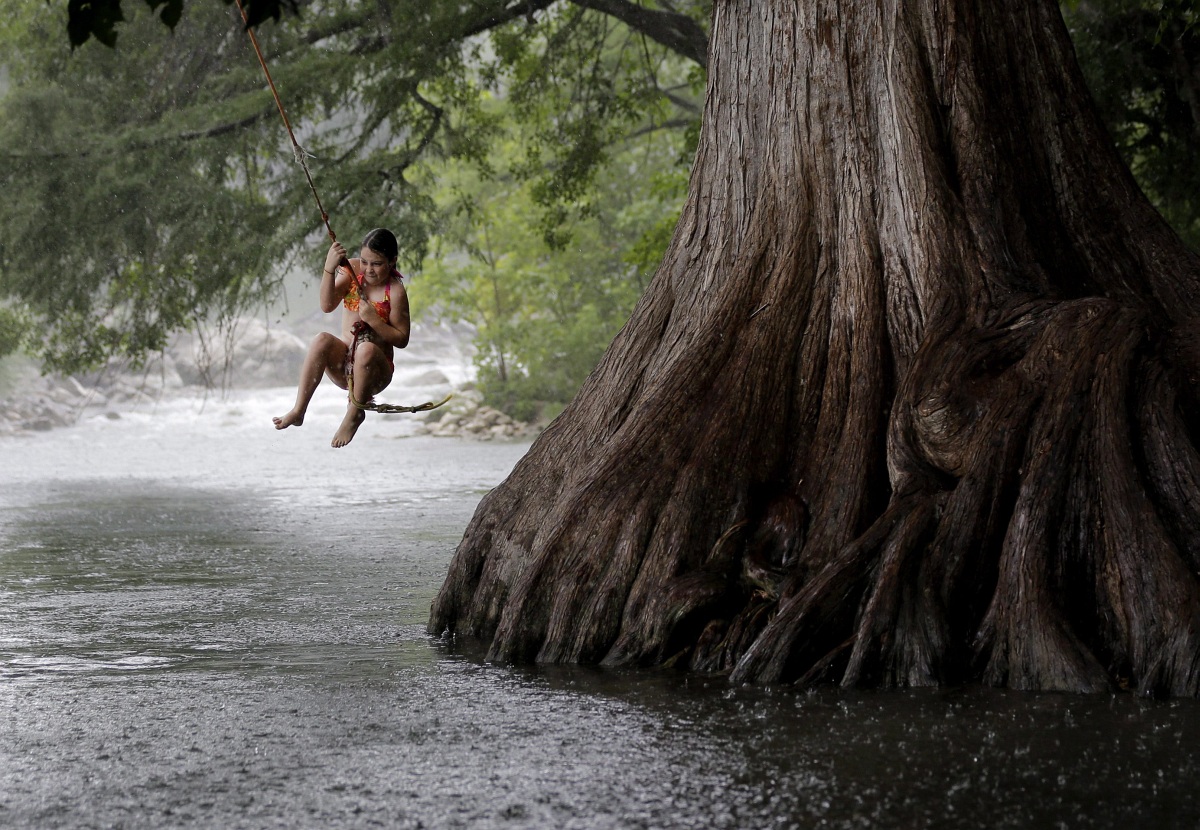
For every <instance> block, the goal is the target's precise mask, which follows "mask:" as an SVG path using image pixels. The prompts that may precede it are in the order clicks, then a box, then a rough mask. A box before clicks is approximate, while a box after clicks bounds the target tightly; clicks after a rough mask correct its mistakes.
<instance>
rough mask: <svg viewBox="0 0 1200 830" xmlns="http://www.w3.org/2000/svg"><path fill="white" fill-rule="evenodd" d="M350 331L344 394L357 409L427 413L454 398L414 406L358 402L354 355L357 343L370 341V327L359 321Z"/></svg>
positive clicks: (448, 396)
mask: <svg viewBox="0 0 1200 830" xmlns="http://www.w3.org/2000/svg"><path fill="white" fill-rule="evenodd" d="M350 331H351V334H352V335H353V336H354V340H353V342H351V343H350V361H349V363H350V367H349V368H350V371H348V372H346V392H347V394H349V396H350V402H351V403H352V404H354V405H355V406H357V407H358V408H359V409H364V410H367V409H369V410H370V411H372V412H382V413H384V414H390V413H393V412H427V411H429V410H430V409H437V408H438V407H439V406H441V405H442V404H444V403H446V402H447V401H449V400H450V399H451V398H453V397H454V396H453V395H447V396H446V397H444V398H442V399H441V400H440V401H438V402H436V403H434V402H433V401H426V402H425V403H419V404H417V405H416V406H399V405H397V404H391V403H376V402H375V399H374V398H372V399H371V400H368V401H360V400H359V399H358V398H356V397H355V396H354V355H355V354H356V353H357V352H358V344H359V343H361V342H362V341H364V340H370V339H371V334H369V333H368V332H371V327H370V326H368V325H367V324H366V323H364V322H363V321H362V320H359V321H358V322H357V323H355V324H354V325H353V326H352V327H351V329H350Z"/></svg>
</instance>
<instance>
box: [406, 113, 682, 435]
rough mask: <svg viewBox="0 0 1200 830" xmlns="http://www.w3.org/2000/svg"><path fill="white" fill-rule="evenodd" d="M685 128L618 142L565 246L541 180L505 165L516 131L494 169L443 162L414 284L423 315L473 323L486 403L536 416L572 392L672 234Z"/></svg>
mask: <svg viewBox="0 0 1200 830" xmlns="http://www.w3.org/2000/svg"><path fill="white" fill-rule="evenodd" d="M681 138H682V137H681V136H680V135H679V134H662V135H653V136H644V137H643V138H642V139H641V140H640V141H637V142H633V143H630V144H629V145H627V146H625V147H624V148H622V149H621V150H620V152H616V153H614V156H613V160H612V163H610V164H608V165H606V166H604V167H603V168H602V169H601V170H599V171H598V172H597V174H596V176H595V179H594V182H593V186H592V187H591V188H590V189H589V207H588V210H587V211H586V216H584V217H582V218H577V219H576V220H575V221H573V222H572V223H571V225H570V227H569V231H570V244H569V245H560V244H551V243H552V242H557V240H552V241H549V242H548V241H547V239H546V238H545V236H544V235H543V234H542V232H541V231H542V226H541V223H540V208H539V205H538V197H537V183H536V182H533V181H530V180H527V179H523V178H521V177H519V176H515V175H512V174H511V172H510V170H511V168H512V167H513V166H514V165H516V166H519V165H520V163H521V162H520V160H521V158H522V156H521V149H520V144H519V142H516V141H513V140H511V139H510V140H509V141H508V142H505V143H502V144H500V145H498V147H497V150H496V152H495V153H493V156H492V158H489V160H488V162H489V163H488V165H487V169H488V170H489V171H490V174H489V175H481V173H480V172H479V168H478V167H476V166H469V165H464V164H461V163H460V164H446V165H444V166H443V167H442V168H441V169H439V170H438V171H436V175H437V179H438V181H439V182H440V183H441V188H440V195H441V199H442V204H443V206H444V210H445V215H446V221H445V222H444V224H443V225H442V228H441V232H440V233H439V234H438V236H437V237H436V238H435V244H434V246H433V255H432V256H430V257H429V258H428V259H427V260H426V262H425V264H424V266H423V271H422V276H421V278H420V279H419V280H417V281H415V282H414V285H413V292H412V293H413V296H414V301H415V305H416V307H417V308H425V309H426V310H425V312H424V313H425V314H428V315H430V316H434V317H448V318H451V319H465V320H468V321H471V322H473V323H475V324H476V325H477V326H478V337H477V341H476V345H477V357H476V363H477V368H478V377H479V381H480V386H481V389H482V391H483V393H484V397H485V400H486V401H487V402H488V403H489V404H490V405H493V406H496V407H497V408H500V409H502V410H504V411H506V412H508V413H510V414H511V415H513V416H514V417H516V418H519V419H522V420H532V419H533V418H535V417H537V416H539V415H542V416H545V415H547V414H552V413H553V412H554V411H556V410H557V408H561V405H562V404H564V403H566V402H567V401H569V400H570V399H571V398H572V397H573V396H574V394H575V391H576V390H577V389H578V387H579V385H580V383H582V381H583V379H584V378H585V377H586V376H587V374H588V373H589V372H590V371H591V370H592V368H593V367H594V366H595V364H596V363H597V361H598V360H599V359H600V356H601V354H603V352H604V349H605V348H606V347H607V346H608V343H609V342H610V341H611V340H612V338H613V336H614V335H615V334H616V332H617V330H618V329H619V328H620V327H621V325H623V324H624V322H625V320H626V319H627V318H628V316H629V313H630V311H631V310H632V308H633V305H634V303H635V302H636V301H637V298H638V297H639V296H640V295H641V293H642V291H643V290H644V288H645V286H646V284H647V282H648V281H649V278H650V276H651V275H652V274H653V271H654V269H655V268H656V267H657V265H658V262H659V260H660V259H661V258H662V254H663V251H664V250H665V247H666V243H667V242H668V241H669V239H670V231H671V230H673V229H674V225H675V222H676V221H677V219H678V215H679V214H678V207H679V205H680V203H681V200H682V195H683V190H684V186H685V184H686V181H685V177H686V167H678V166H675V167H673V166H672V164H673V162H675V161H676V159H677V157H678V143H679V142H680V140H681ZM662 170H665V171H666V172H661V173H655V172H654V171H662ZM664 229H666V231H667V232H666V233H665V234H664V232H663V231H664Z"/></svg>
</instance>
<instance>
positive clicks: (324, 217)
mask: <svg viewBox="0 0 1200 830" xmlns="http://www.w3.org/2000/svg"><path fill="white" fill-rule="evenodd" d="M235 1H236V2H237V7H238V11H239V12H241V13H242V22H243V23H245V24H246V34H248V35H250V43H251V44H253V46H254V54H256V55H258V65H259V66H261V67H262V71H263V74H264V75H266V77H267V86H269V87H270V88H271V95H272V96H273V97H274V98H275V106H276V107H278V108H279V115H280V117H281V118H283V126H284V127H286V128H287V132H288V138H290V139H291V140H292V153H293V155H295V156H296V161H298V162H300V166H301V167H303V168H304V177H305V178H306V179H308V189H309V190H311V191H312V195H313V198H314V199H316V200H317V210H319V211H321V221H322V222H324V223H325V231H326V232H327V233H328V234H329V241H330V242H337V236H335V235H334V233H333V228H332V227H330V225H329V214H328V213H326V212H325V208H324V206H323V205H322V204H321V194H319V193H317V186H316V185H315V184H313V177H312V173H310V172H309V170H308V162H307V161H306V160H305V159H306V158H313V156H312V155H311V154H310V153H308V152H306V151H305V149H304V148H303V147H301V146H300V142H299V141H297V140H296V133H295V132H294V131H293V130H292V122H291V121H289V120H288V117H287V112H286V111H285V110H284V108H283V101H281V100H280V99H279V90H277V89H276V88H275V81H274V80H272V79H271V70H270V69H267V59H266V58H264V57H263V53H262V49H260V48H259V46H258V38H257V37H255V35H254V30H253V29H251V28H250V18H249V17H248V16H247V15H246V9H245V8H244V7H243V6H242V0H235ZM344 261H345V260H343V262H344ZM349 264H350V263H348V262H347V263H346V265H349ZM350 273H351V274H354V270H353V269H351V270H350ZM356 278H357V277H356Z"/></svg>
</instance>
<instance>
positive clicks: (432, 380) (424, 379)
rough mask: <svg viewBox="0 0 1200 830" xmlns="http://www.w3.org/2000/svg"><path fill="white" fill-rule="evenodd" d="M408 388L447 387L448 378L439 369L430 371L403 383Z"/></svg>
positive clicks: (448, 383)
mask: <svg viewBox="0 0 1200 830" xmlns="http://www.w3.org/2000/svg"><path fill="white" fill-rule="evenodd" d="M404 382H405V383H406V384H408V385H409V386H449V385H450V378H448V377H446V373H445V372H443V371H442V370H441V369H430V370H429V371H427V372H422V373H421V374H419V375H417V376H416V377H412V378H407V379H406V380H405V381H404Z"/></svg>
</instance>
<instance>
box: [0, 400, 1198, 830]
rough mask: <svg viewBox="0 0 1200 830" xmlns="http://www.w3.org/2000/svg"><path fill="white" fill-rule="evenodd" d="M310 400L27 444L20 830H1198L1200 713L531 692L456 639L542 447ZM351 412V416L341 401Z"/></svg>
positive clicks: (1096, 703)
mask: <svg viewBox="0 0 1200 830" xmlns="http://www.w3.org/2000/svg"><path fill="white" fill-rule="evenodd" d="M289 397H290V392H288V391H287V390H280V391H278V392H275V393H256V394H254V395H247V396H244V397H242V398H240V399H235V400H232V401H221V402H213V401H210V402H208V403H207V404H205V405H204V406H203V407H201V406H199V405H198V404H197V403H195V402H186V401H180V402H175V403H173V404H171V405H161V406H159V407H157V408H155V409H153V410H147V411H145V412H143V413H133V414H127V415H125V416H123V417H121V418H120V419H118V420H112V421H109V420H106V419H103V418H94V419H91V420H87V421H85V422H84V423H82V424H80V425H79V426H77V427H74V428H71V429H67V430H61V431H58V432H52V433H43V434H38V435H35V436H28V437H20V438H6V439H0V826H3V827H16V828H54V827H63V828H67V827H70V828H75V827H98V828H99V827H122V828H166V827H214V828H216V827H244V828H274V827H279V828H300V827H314V828H340V827H397V828H418V827H423V828H442V827H446V828H468V827H471V828H473V827H479V828H493V827H495V828H524V827H547V828H560V827H561V828H773V827H784V828H786V827H799V828H809V827H831V828H857V827H862V828H875V827H894V828H923V827H946V828H957V827H1011V828H1027V827H1067V828H1075V827H1126V826H1137V827H1188V828H1191V827H1196V826H1198V825H1200V787H1198V784H1200V742H1198V740H1197V739H1198V738H1200V705H1198V704H1197V703H1196V702H1193V701H1176V702H1166V703H1153V702H1147V701H1142V700H1138V699H1134V698H1130V697H1114V698H1110V697H1106V696H1105V697H1074V696H1060V695H1019V694H1011V693H998V692H990V691H985V690H977V689H969V690H951V691H939V692H933V691H927V692H914V693H904V694H866V693H845V692H838V691H832V690H831V691H822V692H819V693H815V694H800V693H795V692H793V691H790V690H785V689H731V688H729V687H727V686H726V685H724V684H722V683H720V682H713V683H706V682H703V681H701V680H697V679H695V678H692V679H688V678H683V677H679V676H676V675H673V674H667V673H617V672H602V671H596V670H583V669H555V670H546V669H543V670H525V669H523V670H513V669H506V668H502V667H496V666H489V665H485V664H481V663H479V662H477V661H475V660H472V659H469V658H467V657H465V656H462V655H459V654H455V653H452V652H451V651H449V650H447V648H446V647H445V646H444V645H443V644H440V643H439V642H437V641H435V640H433V639H431V638H430V637H428V636H426V635H425V633H424V623H425V620H426V617H427V614H428V611H429V604H430V601H431V599H432V597H433V595H434V593H435V592H436V590H437V588H438V586H439V585H440V582H441V579H442V576H443V574H444V573H445V569H446V566H447V563H448V561H449V557H450V555H451V553H452V551H453V548H454V546H455V545H456V544H457V542H458V539H459V537H460V536H461V534H462V530H463V529H464V527H465V525H466V522H467V521H468V519H469V518H470V515H471V513H472V512H473V510H474V508H475V505H476V504H477V503H478V501H479V499H480V497H481V496H482V495H483V494H484V493H485V492H486V491H487V490H488V489H489V488H491V487H493V486H495V485H496V484H497V483H499V481H500V480H502V479H503V477H504V476H505V475H506V474H507V472H508V470H509V469H511V467H512V465H513V464H514V463H515V462H516V460H517V459H518V458H519V457H520V455H521V454H522V453H523V452H524V450H525V449H526V446H525V445H521V444H477V443H466V442H461V441H457V440H437V439H430V438H413V437H406V432H405V428H406V422H405V421H403V419H392V420H384V419H376V420H372V421H368V423H367V425H366V426H364V428H363V431H362V432H361V433H360V435H359V437H358V438H356V439H355V442H354V443H353V444H351V446H350V447H348V448H346V449H345V450H341V451H336V452H335V451H333V450H330V449H328V440H329V437H330V435H331V434H332V431H333V429H334V427H335V426H336V410H337V408H338V407H339V406H340V402H338V401H336V400H334V399H332V398H330V399H327V400H326V401H325V409H322V408H321V406H320V405H318V406H317V407H315V408H314V411H313V413H312V414H310V418H309V422H308V424H306V426H305V427H304V428H303V429H302V430H289V431H287V432H284V433H276V432H275V431H274V430H272V429H271V428H270V426H269V415H270V414H272V413H274V412H276V411H283V409H286V405H287V402H288V398H289ZM319 404H320V401H319Z"/></svg>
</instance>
